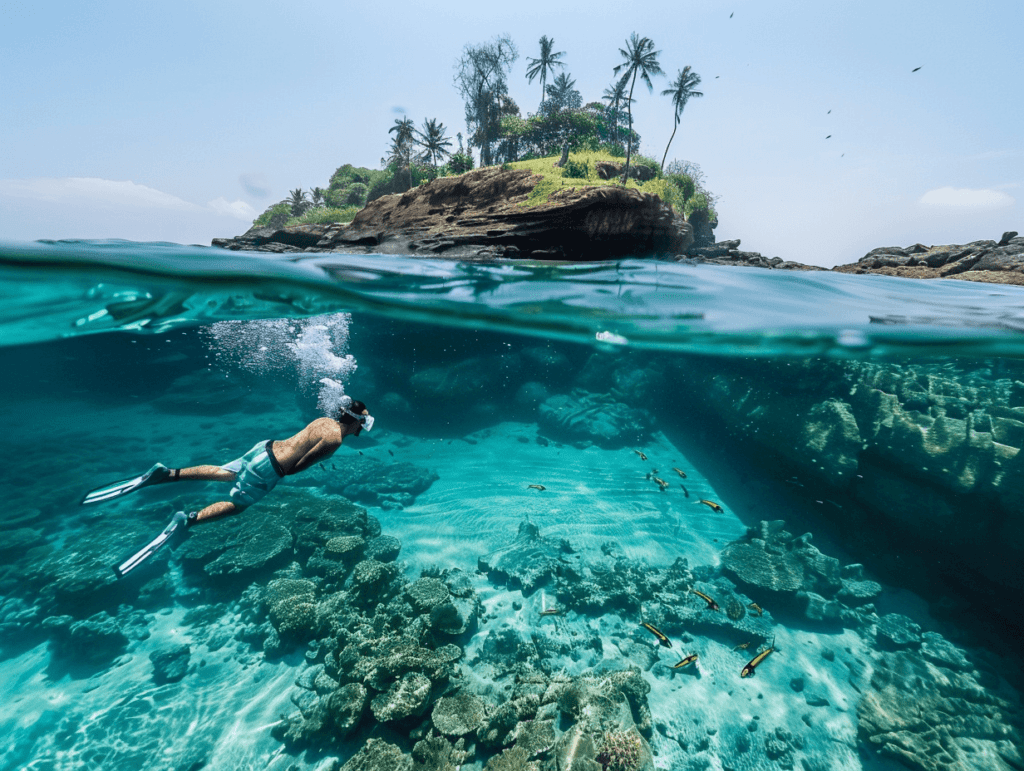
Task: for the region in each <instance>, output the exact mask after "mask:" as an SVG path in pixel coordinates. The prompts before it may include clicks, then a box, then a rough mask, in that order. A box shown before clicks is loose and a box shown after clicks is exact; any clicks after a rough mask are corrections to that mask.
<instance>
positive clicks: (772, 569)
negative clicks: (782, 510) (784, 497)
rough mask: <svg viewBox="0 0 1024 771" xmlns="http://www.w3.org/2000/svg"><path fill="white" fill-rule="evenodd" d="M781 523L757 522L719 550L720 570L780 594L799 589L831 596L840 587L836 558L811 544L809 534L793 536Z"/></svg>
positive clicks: (779, 521) (737, 578) (754, 585)
mask: <svg viewBox="0 0 1024 771" xmlns="http://www.w3.org/2000/svg"><path fill="white" fill-rule="evenodd" d="M784 527H785V522H783V521H782V520H777V521H774V522H761V524H760V525H759V526H758V527H756V528H750V529H749V530H748V531H747V535H746V537H745V538H741V539H739V540H738V541H733V542H732V543H730V544H729V545H728V546H726V547H725V550H724V551H723V552H722V569H723V570H724V571H725V573H726V574H728V575H730V576H731V577H733V578H735V579H736V580H737V581H740V582H741V583H742V584H746V585H748V586H753V587H756V588H758V589H765V590H769V591H773V592H780V593H795V592H797V591H800V590H803V591H805V592H814V593H816V594H819V595H821V596H823V597H832V596H834V595H835V593H836V592H837V591H838V590H839V588H840V587H841V586H842V581H841V579H840V575H839V560H837V559H835V558H834V557H827V556H825V555H824V554H822V553H821V552H820V551H818V550H817V549H816V548H814V546H812V545H811V543H810V540H811V536H810V533H808V534H806V535H803V536H800V537H799V538H794V537H793V536H792V535H791V534H790V533H787V532H786V531H785V530H784V529H783V528H784Z"/></svg>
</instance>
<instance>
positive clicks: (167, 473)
mask: <svg viewBox="0 0 1024 771" xmlns="http://www.w3.org/2000/svg"><path fill="white" fill-rule="evenodd" d="M170 477H171V470H170V469H169V468H167V466H165V465H164V464H163V463H157V464H156V465H155V466H153V468H151V469H150V470H149V471H147V472H146V473H145V474H142V475H141V476H137V477H132V478H131V479H123V480H121V481H120V482H113V483H111V484H109V485H103V487H97V488H96V489H95V490H92V491H91V492H88V493H86V494H85V497H84V498H82V505H83V506H84V505H85V504H89V503H103V502H104V501H110V500H113V499H114V498H120V497H121V496H122V495H127V494H128V493H131V492H135V491H136V490H138V489H140V488H142V487H149V486H150V485H158V484H160V483H161V482H166V481H168V480H169V479H170Z"/></svg>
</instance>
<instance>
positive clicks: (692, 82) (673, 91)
mask: <svg viewBox="0 0 1024 771" xmlns="http://www.w3.org/2000/svg"><path fill="white" fill-rule="evenodd" d="M699 85H700V75H698V74H697V73H696V72H690V65H686V66H685V67H683V69H681V70H679V74H678V75H676V79H675V81H673V83H672V85H671V86H669V87H668V88H666V89H665V90H664V91H662V92H661V95H662V96H671V97H672V106H673V107H675V108H676V125H675V126H673V128H672V136H670V137H669V138H668V144H667V145H665V155H663V156H662V158H661V170H662V171H664V170H665V159H666V158H668V148H669V147H670V146H671V144H672V140H673V139H675V138H676V129H677V128H679V118H680V117H681V116H682V114H683V108H684V107H686V103H687V102H688V101H689V100H690V98H691V97H694V96H704V94H703V92H701V91H694V89H695V88H696V87H697V86H699Z"/></svg>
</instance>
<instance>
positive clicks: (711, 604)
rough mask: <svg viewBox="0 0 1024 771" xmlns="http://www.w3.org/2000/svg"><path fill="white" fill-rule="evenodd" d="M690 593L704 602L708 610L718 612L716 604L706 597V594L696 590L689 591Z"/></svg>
mask: <svg viewBox="0 0 1024 771" xmlns="http://www.w3.org/2000/svg"><path fill="white" fill-rule="evenodd" d="M690 593H691V594H696V595H697V596H698V597H700V598H701V599H702V600H704V602H706V603H707V604H708V610H718V603H717V602H715V601H714V600H713V599H711V598H710V597H708V596H707V595H706V594H704V592H698V591H697V590H696V589H691V590H690Z"/></svg>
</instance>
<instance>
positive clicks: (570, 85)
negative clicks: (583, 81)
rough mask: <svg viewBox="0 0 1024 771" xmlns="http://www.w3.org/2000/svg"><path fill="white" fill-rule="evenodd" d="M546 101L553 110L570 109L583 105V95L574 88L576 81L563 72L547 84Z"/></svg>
mask: <svg viewBox="0 0 1024 771" xmlns="http://www.w3.org/2000/svg"><path fill="white" fill-rule="evenodd" d="M548 101H550V102H551V105H552V106H553V107H554V108H555V110H571V109H575V108H579V107H581V106H582V105H583V97H581V96H580V92H579V91H577V90H576V81H575V80H572V79H571V78H570V77H569V75H568V74H567V73H564V72H563V73H562V74H561V75H559V76H558V77H557V78H555V82H554V83H552V84H551V85H550V86H548Z"/></svg>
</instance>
